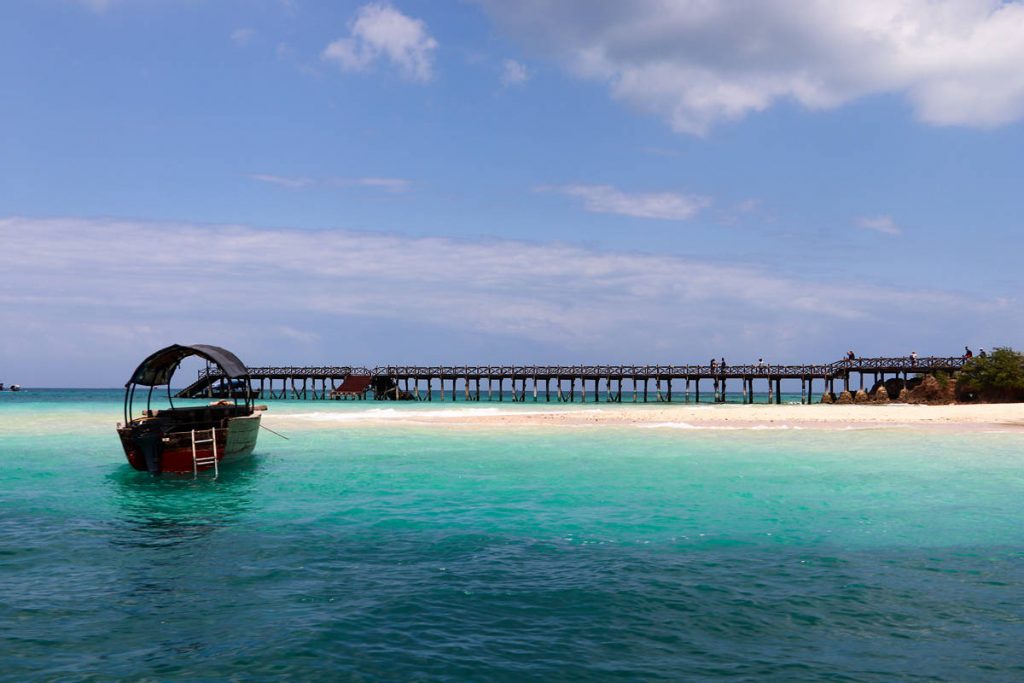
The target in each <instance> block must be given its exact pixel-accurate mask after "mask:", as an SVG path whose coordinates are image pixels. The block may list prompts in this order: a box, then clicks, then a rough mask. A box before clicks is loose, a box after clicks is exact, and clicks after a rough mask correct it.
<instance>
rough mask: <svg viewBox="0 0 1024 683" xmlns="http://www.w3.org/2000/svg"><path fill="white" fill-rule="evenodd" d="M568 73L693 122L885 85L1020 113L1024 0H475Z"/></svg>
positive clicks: (976, 109) (966, 115)
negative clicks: (708, 0) (779, 103)
mask: <svg viewBox="0 0 1024 683" xmlns="http://www.w3.org/2000/svg"><path fill="white" fill-rule="evenodd" d="M479 1H480V2H481V4H483V5H484V6H485V7H486V8H487V9H488V11H489V12H490V13H491V14H492V15H493V16H495V17H496V18H497V19H498V21H499V22H500V23H501V24H502V25H504V26H505V27H507V28H508V29H509V30H510V31H511V32H512V33H513V34H515V35H517V36H519V37H520V38H521V39H522V40H523V41H524V42H525V43H528V44H529V45H531V46H532V47H533V48H535V49H536V50H537V51H539V52H543V53H546V54H548V55H550V56H552V57H554V58H555V59H556V60H558V61H560V62H561V63H562V64H564V65H565V66H566V68H567V69H568V70H569V71H571V72H572V73H573V74H575V75H577V76H579V77H581V78H585V79H591V80H595V81H600V82H604V83H607V85H608V87H609V89H610V91H611V93H612V95H613V96H614V97H615V98H617V99H619V100H622V101H624V102H627V103H629V104H631V105H633V106H635V107H638V108H639V109H641V110H645V111H648V112H651V113H653V114H655V115H657V116H660V117H662V118H664V119H665V120H666V121H667V122H668V123H669V124H670V125H671V126H672V128H673V129H675V130H676V131H679V132H682V133H691V134H697V135H702V134H704V133H706V132H707V131H708V130H709V129H710V128H711V127H712V126H714V125H715V124H718V123H720V122H723V121H732V120H738V119H741V118H743V117H745V116H747V115H749V114H751V113H753V112H759V111H763V110H765V109H767V108H768V107H770V106H772V105H773V104H774V103H776V102H778V101H780V100H786V99H789V100H795V101H796V102H799V103H800V104H801V105H803V106H805V107H807V108H809V109H828V108H833V107H838V106H840V105H842V104H845V103H847V102H850V101H852V100H855V99H857V98H861V97H865V96H869V95H876V94H882V93H896V94H900V95H902V96H904V97H905V98H906V99H907V100H908V101H909V102H910V104H911V106H912V107H913V109H914V112H915V113H916V115H917V117H918V118H920V119H921V120H922V121H925V122H927V123H930V124H935V125H965V126H978V127H990V126H998V125H1001V124H1006V123H1009V122H1012V121H1017V120H1019V119H1020V118H1022V117H1024V69H1022V68H1021V67H1020V65H1021V64H1024V3H1021V2H1020V1H1017V0H1015V1H1011V2H1004V1H1001V0H940V1H936V0H858V2H842V1H841V0H808V1H807V2H791V1H790V0H740V1H739V2H705V1H704V0H633V1H631V2H617V1H597V2H595V1H594V0H520V1H519V2H515V3H509V2H503V1H502V0H479Z"/></svg>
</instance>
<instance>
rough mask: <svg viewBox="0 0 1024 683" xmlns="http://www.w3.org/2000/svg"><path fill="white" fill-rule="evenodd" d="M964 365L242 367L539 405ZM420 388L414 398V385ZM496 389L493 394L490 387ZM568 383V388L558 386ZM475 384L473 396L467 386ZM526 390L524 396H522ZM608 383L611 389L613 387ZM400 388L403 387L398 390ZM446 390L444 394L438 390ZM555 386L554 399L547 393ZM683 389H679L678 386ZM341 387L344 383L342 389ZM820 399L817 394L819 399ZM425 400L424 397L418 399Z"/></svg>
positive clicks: (256, 374) (282, 386)
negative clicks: (508, 395) (529, 399)
mask: <svg viewBox="0 0 1024 683" xmlns="http://www.w3.org/2000/svg"><path fill="white" fill-rule="evenodd" d="M965 362H966V361H965V360H964V359H963V358H959V357H937V356H925V357H920V358H915V357H911V356H895V357H878V358H853V359H843V360H839V361H833V362H831V363H811V364H772V363H763V362H760V363H742V364H737V365H723V364H721V363H720V362H719V363H715V364H714V365H712V364H710V363H708V364H686V365H651V364H648V365H632V364H607V365H605V364H595V365H587V364H581V365H381V366H377V367H375V368H373V369H370V368H366V367H359V366H350V365H322V366H263V367H252V368H249V376H250V387H251V388H252V390H253V392H254V393H255V394H256V395H258V396H260V397H262V398H270V399H274V398H299V399H303V398H312V399H327V398H331V397H337V396H338V395H340V394H347V393H350V392H346V391H345V389H339V386H340V385H342V384H344V382H345V380H346V378H349V377H365V378H368V380H367V381H361V382H357V383H355V384H358V385H359V386H361V387H365V389H364V390H362V394H361V395H360V396H359V397H365V395H366V394H367V393H369V392H370V391H372V392H373V395H374V397H375V398H382V397H387V398H401V399H413V400H428V401H432V400H433V397H434V389H435V387H437V386H438V385H439V387H440V400H445V397H446V396H449V397H451V399H452V400H455V396H456V386H457V385H458V386H460V387H461V394H462V397H463V399H462V400H481V384H482V383H486V384H485V386H486V389H487V396H488V397H492V396H497V400H499V401H500V400H504V396H505V394H504V393H503V392H504V387H506V385H507V383H510V384H511V388H512V396H513V399H512V400H526V395H527V393H531V394H532V396H533V399H534V400H538V396H539V395H541V394H543V396H544V400H550V397H551V396H552V395H557V397H558V400H566V399H565V398H564V397H565V396H566V395H568V397H569V398H568V399H567V400H571V401H574V400H575V397H576V395H577V387H578V388H579V394H580V395H581V396H582V397H583V399H584V400H586V397H587V396H588V385H589V386H590V387H591V388H590V389H589V395H590V396H591V397H596V396H598V395H599V394H600V388H601V386H602V385H603V387H604V393H605V397H606V399H605V400H622V396H623V383H624V382H626V383H628V391H631V392H632V394H633V397H634V400H639V398H638V397H639V396H640V395H641V393H642V395H643V400H644V401H647V400H648V397H649V395H650V393H651V387H650V385H651V384H652V383H653V385H654V387H653V390H654V393H655V395H656V396H657V398H656V399H655V400H658V401H665V400H667V401H669V402H671V401H672V400H673V398H672V396H673V388H674V387H675V390H676V395H678V394H679V389H683V391H684V392H685V393H684V395H685V396H687V397H688V396H689V392H690V388H691V384H692V388H693V392H694V394H695V396H696V398H697V400H698V401H699V400H700V390H701V381H702V380H704V381H707V380H710V381H711V384H712V388H713V392H714V396H715V400H724V396H725V393H726V387H727V384H728V382H729V381H732V382H733V383H734V384H735V382H736V381H737V380H738V381H740V382H741V386H742V390H743V395H744V397H747V396H748V395H749V396H751V397H752V396H753V393H754V381H755V380H767V382H768V393H769V396H770V397H771V396H772V395H774V398H775V400H776V401H778V400H781V399H780V396H781V381H782V380H799V381H800V386H801V397H802V398H801V400H802V401H804V400H806V401H808V402H809V401H810V397H811V396H812V395H813V387H814V383H815V382H819V383H823V386H822V387H821V392H822V393H824V392H829V393H832V392H834V390H835V382H836V381H837V380H838V381H841V382H842V383H843V388H844V389H849V388H850V380H851V377H852V376H854V375H859V377H860V384H861V387H862V388H863V386H864V382H865V376H871V381H872V385H874V384H875V383H877V382H878V381H879V379H880V378H881V379H882V380H883V381H884V380H885V378H886V375H891V376H895V377H902V378H903V379H904V381H906V380H908V378H909V377H910V376H911V375H916V374H927V373H935V372H940V371H941V372H948V373H953V372H956V371H957V370H959V369H961V368H962V367H963V365H964V363H965ZM220 379H221V375H220V374H219V372H218V371H217V370H216V369H214V368H203V369H201V370H200V371H199V376H198V378H197V380H196V381H195V382H193V383H192V384H191V385H190V386H189V387H187V388H186V389H185V390H183V391H181V392H180V393H179V396H191V397H201V396H212V395H214V393H215V392H216V388H217V386H218V384H217V382H218V381H219V380H220ZM421 382H423V383H425V386H424V393H423V394H422V395H421V392H420V383H421ZM495 383H496V384H497V392H496V393H495V392H494V388H495V387H494V385H495ZM565 383H568V387H565V386H564V385H565ZM471 384H475V391H471V390H470V385H471ZM528 384H529V389H530V391H529V392H528V390H527V385H528ZM613 384H615V385H617V386H615V387H613ZM403 385H404V386H403ZM446 385H448V387H449V388H448V389H447V391H446V389H445V386H446ZM552 385H554V394H553V393H552ZM679 385H682V386H679ZM346 386H347V385H346ZM819 395H820V394H819ZM423 397H425V398H423Z"/></svg>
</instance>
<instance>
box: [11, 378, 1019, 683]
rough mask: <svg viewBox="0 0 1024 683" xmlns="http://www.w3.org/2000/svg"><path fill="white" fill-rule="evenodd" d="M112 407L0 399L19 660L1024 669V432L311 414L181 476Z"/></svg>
mask: <svg viewBox="0 0 1024 683" xmlns="http://www.w3.org/2000/svg"><path fill="white" fill-rule="evenodd" d="M270 407H271V413H274V412H284V413H288V412H290V413H304V414H307V415H308V414H314V415H315V414H317V413H324V412H325V411H326V412H333V413H337V414H338V415H342V416H345V417H352V416H356V417H358V415H359V413H360V412H361V411H368V410H380V409H381V406H380V404H374V403H372V402H370V403H359V404H356V403H349V404H337V403H314V402H273V403H270ZM484 407H485V408H486V406H484ZM490 407H491V408H493V407H494V406H493V405H492V406H490ZM387 409H388V410H395V411H404V410H421V411H422V410H425V407H424V406H411V407H410V406H400V405H389V406H387ZM441 409H447V410H451V409H453V408H452V407H451V406H450V405H449V406H448V407H441V406H438V405H437V404H436V403H435V404H434V405H433V406H431V407H429V410H435V411H436V410H441ZM454 409H455V410H465V409H466V406H464V405H462V404H458V405H457V406H456V407H455V408H454ZM501 409H502V410H509V411H512V410H537V409H546V408H538V407H536V406H533V405H532V404H526V405H523V406H510V405H508V404H505V405H504V406H503V407H502V408H501ZM604 409H608V410H613V409H615V408H613V407H611V408H609V407H604ZM707 409H708V410H716V408H714V407H711V406H709V407H708V408H707ZM120 419H121V395H120V393H119V392H116V391H95V392H87V391H83V390H77V391H70V390H69V391H56V390H53V391H46V392H41V391H28V392H23V393H22V394H18V395H15V394H10V393H6V392H5V393H4V394H2V395H0V678H2V679H4V680H29V679H33V680H115V679H139V678H146V677H149V678H151V679H153V680H167V679H187V680H222V679H228V678H230V677H231V676H236V677H237V678H238V679H239V680H260V679H264V680H266V679H275V680H296V681H305V680H339V679H340V680H345V679H354V680H453V681H455V680H459V681H461V680H529V679H534V680H536V679H543V680H634V679H635V680H758V681H763V680H778V681H893V680H915V681H916V680H920V681H1020V680H1024V654H1022V652H1024V649H1022V648H1021V645H1020V643H1021V642H1024V448H1022V446H1024V433H1020V432H1013V431H1005V432H1000V431H993V432H969V433H962V434H953V433H946V432H925V431H914V430H909V429H873V430H852V431H818V430H803V431H798V430H770V431H769V430H765V431H755V430H748V431H744V430H730V431H723V430H696V429H694V430H690V429H685V430H679V429H641V428H636V427H600V428H589V429H588V428H579V427H573V428H555V429H552V428H547V429H538V428H527V429H524V428H515V429H510V428H506V429H500V428H486V429H461V430H452V429H449V428H445V427H441V426H429V425H427V426H422V427H409V426H398V425H395V426H389V425H384V426H379V425H378V426H373V427H371V426H369V425H361V424H360V423H359V421H358V419H356V420H352V421H348V420H346V419H340V420H339V421H338V422H337V423H336V424H332V423H330V422H329V421H328V422H326V426H325V422H324V421H317V420H312V419H311V420H310V422H309V427H303V428H299V427H295V426H294V422H292V421H290V422H289V424H290V425H292V426H289V428H288V429H287V430H285V433H286V435H287V436H288V437H289V440H288V441H284V440H281V439H279V438H277V437H275V436H274V435H272V434H269V433H267V432H264V433H263V435H262V436H261V437H260V443H259V446H258V448H257V456H256V457H255V458H254V459H253V461H252V462H251V463H248V464H245V465H240V466H237V467H234V468H231V469H226V470H225V471H224V472H223V473H222V476H221V478H220V479H218V480H216V481H211V480H206V479H203V480H199V481H193V480H191V479H190V478H170V477H165V478H162V479H154V478H151V477H150V476H149V475H147V474H143V473H138V472H135V471H133V470H131V469H130V468H129V467H128V466H127V464H125V463H124V458H123V455H122V454H121V451H120V447H119V445H118V442H117V439H116V437H115V435H114V432H113V424H114V422H116V421H118V420H120ZM267 424H268V425H270V426H273V422H272V420H267Z"/></svg>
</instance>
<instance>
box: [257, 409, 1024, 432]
mask: <svg viewBox="0 0 1024 683" xmlns="http://www.w3.org/2000/svg"><path fill="white" fill-rule="evenodd" d="M264 420H265V422H264V423H265V424H266V425H267V426H269V427H275V428H276V427H282V428H283V427H287V426H296V427H298V426H302V427H310V426H321V427H367V426H373V425H378V426H383V425H392V426H397V425H418V426H433V427H444V428H453V427H459V428H467V427H468V428H473V427H513V426H523V427H551V428H558V427H574V426H637V427H650V428H680V429H685V428H687V427H695V428H698V427H704V428H715V427H723V428H724V427H730V428H785V427H790V428H804V429H844V428H848V427H887V426H888V427H899V426H907V427H919V428H920V427H926V428H927V427H935V428H942V429H947V430H948V429H952V430H973V429H978V428H991V427H1003V428H1014V427H1024V404H1019V403H1017V404H985V405H942V406H927V405H907V404H898V403H893V404H887V405H820V404H818V405H730V404H725V405H697V406H695V405H685V404H683V405H669V406H666V405H650V404H648V405H633V404H621V405H611V404H603V405H587V406H584V405H575V406H569V407H567V406H551V405H547V404H537V405H531V404H525V405H518V406H515V405H514V406H511V407H504V406H503V407H496V406H493V405H490V406H472V405H466V404H461V405H459V404H456V405H451V404H449V405H448V406H437V407H434V406H431V407H429V408H427V407H424V406H423V405H422V404H418V405H416V406H403V405H399V404H390V405H388V404H384V405H380V404H377V405H373V406H372V407H370V406H367V408H366V409H355V410H353V409H340V410H339V409H337V408H335V409H333V410H332V407H331V406H330V405H327V404H324V405H321V406H317V407H316V408H315V409H312V410H303V411H302V412H295V413H288V412H277V413H275V411H274V410H273V406H271V409H270V411H268V412H267V413H266V414H265V416H264Z"/></svg>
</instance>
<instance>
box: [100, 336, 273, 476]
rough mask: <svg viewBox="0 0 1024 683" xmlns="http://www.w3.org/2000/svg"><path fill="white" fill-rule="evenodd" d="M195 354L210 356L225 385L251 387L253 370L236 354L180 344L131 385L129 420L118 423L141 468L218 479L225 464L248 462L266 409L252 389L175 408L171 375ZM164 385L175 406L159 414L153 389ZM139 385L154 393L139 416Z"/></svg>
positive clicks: (144, 366) (160, 354)
mask: <svg viewBox="0 0 1024 683" xmlns="http://www.w3.org/2000/svg"><path fill="white" fill-rule="evenodd" d="M190 356H199V357H201V358H205V359H206V360H207V361H209V362H210V363H212V364H213V365H215V366H216V367H217V368H218V369H219V371H220V373H221V375H222V381H224V382H232V381H234V380H244V386H246V387H248V386H249V371H248V369H246V367H245V365H244V364H243V363H242V361H240V360H239V359H238V357H237V356H235V354H233V353H231V352H230V351H228V350H226V349H222V348H220V347H219V346H209V345H206V344H195V345H193V346H181V345H179V344H174V345H171V346H168V347H167V348H165V349H160V350H159V351H157V352H156V353H153V354H152V355H150V356H149V357H148V358H146V359H145V360H144V361H142V363H141V364H140V365H139V367H138V368H136V370H135V372H134V373H133V374H132V377H131V379H130V380H128V382H127V383H126V384H125V395H124V419H125V421H124V424H123V425H122V424H121V423H118V425H117V433H118V435H119V436H120V437H121V446H122V447H123V448H124V454H125V456H126V457H127V458H128V462H129V463H130V464H131V466H132V467H134V468H135V469H137V470H141V471H144V472H145V471H148V472H150V473H152V474H160V473H162V472H179V473H192V474H193V475H198V473H199V472H200V471H203V470H213V473H214V475H216V474H217V473H219V470H220V465H221V464H222V463H226V462H232V461H237V460H241V459H243V458H247V457H248V456H250V455H252V451H253V449H254V448H255V447H256V437H257V436H259V430H260V415H261V414H262V410H263V409H264V408H265V407H264V406H260V408H259V409H257V408H256V407H255V406H254V405H253V397H252V395H251V393H250V392H248V391H246V392H245V393H244V395H242V396H239V395H237V394H236V395H235V396H233V397H232V398H231V400H221V401H214V402H212V403H210V404H208V405H201V406H179V407H175V405H174V401H173V400H172V399H171V377H172V376H173V375H174V371H175V370H177V369H178V366H179V365H180V364H181V361H182V360H184V359H185V358H188V357H190ZM162 386H166V387H167V402H168V404H169V405H170V408H169V409H165V410H153V409H152V407H151V406H152V399H153V391H154V389H155V388H156V387H162ZM239 386H241V382H239ZM139 387H148V389H149V390H148V392H147V396H146V408H145V409H144V410H142V411H141V413H140V414H138V415H135V413H134V412H133V407H134V402H135V394H136V390H137V389H138V388H139Z"/></svg>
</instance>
